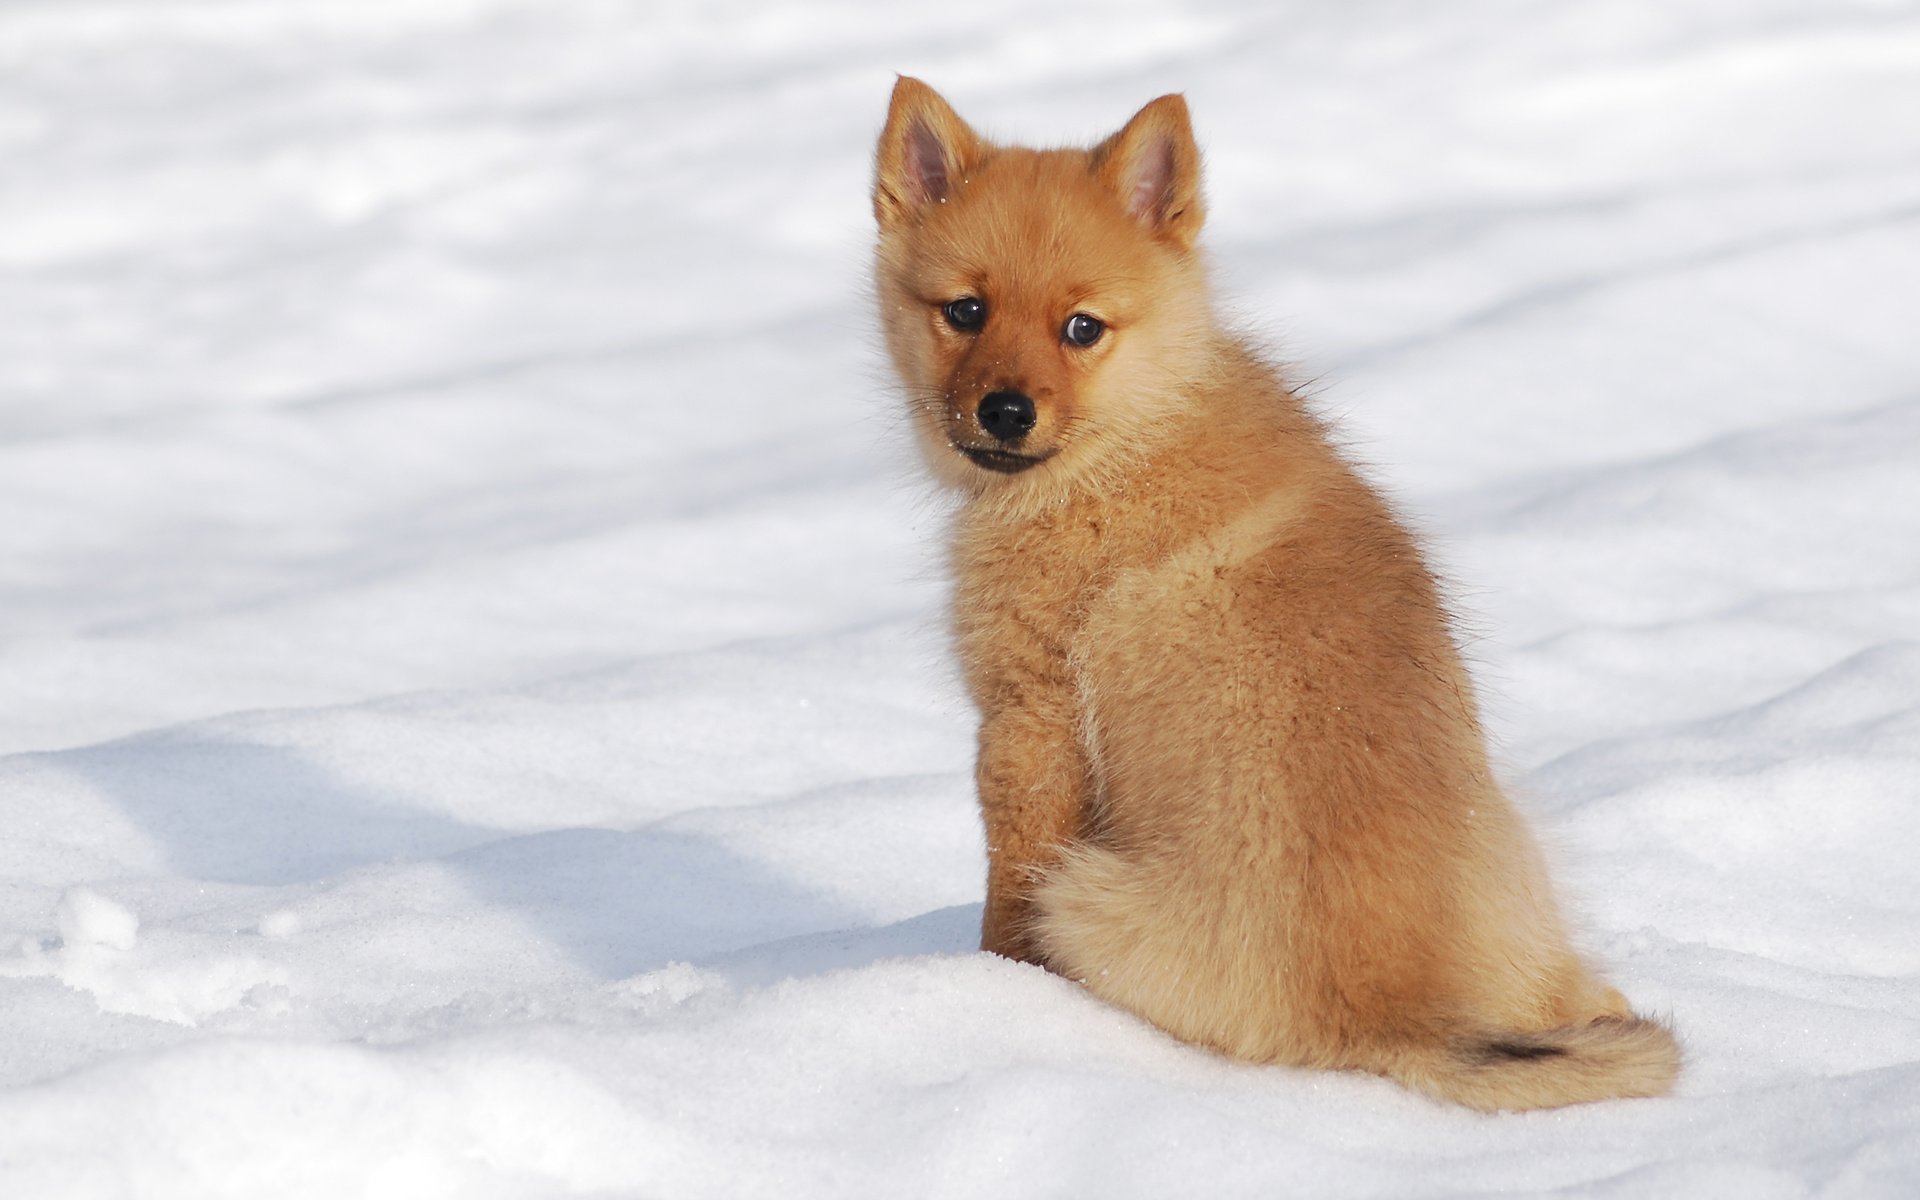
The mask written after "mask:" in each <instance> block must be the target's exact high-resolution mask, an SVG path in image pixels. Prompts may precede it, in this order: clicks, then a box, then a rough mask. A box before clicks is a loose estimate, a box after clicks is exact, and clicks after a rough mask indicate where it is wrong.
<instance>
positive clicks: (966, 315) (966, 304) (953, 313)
mask: <svg viewBox="0 0 1920 1200" xmlns="http://www.w3.org/2000/svg"><path fill="white" fill-rule="evenodd" d="M940 312H941V313H942V314H943V315H944V316H945V317H946V318H947V324H949V325H951V326H953V327H954V328H955V329H958V330H959V331H960V332H962V333H972V332H973V331H974V330H976V329H978V328H980V327H981V326H982V325H985V324H986V323H987V306H986V305H985V304H984V303H983V302H981V301H979V300H976V299H974V298H973V297H972V296H962V297H960V298H959V299H958V300H951V301H948V303H947V306H946V307H945V308H943V309H941V310H940Z"/></svg>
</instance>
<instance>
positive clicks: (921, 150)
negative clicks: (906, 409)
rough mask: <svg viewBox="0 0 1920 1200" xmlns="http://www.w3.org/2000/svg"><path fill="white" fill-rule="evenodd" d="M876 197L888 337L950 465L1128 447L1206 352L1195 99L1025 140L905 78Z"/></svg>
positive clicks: (1081, 470) (925, 442) (1020, 461)
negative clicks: (990, 137) (1083, 143)
mask: <svg viewBox="0 0 1920 1200" xmlns="http://www.w3.org/2000/svg"><path fill="white" fill-rule="evenodd" d="M873 208H874V215H875V217H876V218H877V219H878V220H879V223H880V246H879V255H878V260H877V267H876V275H877V279H876V282H877V285H878V293H879V300H880V307H881V319H882V324H883V326H884V328H885V331H886V338H887V347H888V349H889V350H890V351H891V353H892V356H893V361H894V365H895V366H896V367H897V368H898V370H899V372H900V376H901V379H902V382H903V383H904V384H905V386H906V390H907V394H908V399H909V402H910V406H911V409H912V413H913V418H914V423H915V427H916V431H917V433H918V434H919V436H920V440H921V444H922V447H923V448H924V449H925V451H926V452H927V455H928V457H929V459H930V461H931V462H932V463H933V465H934V468H935V471H936V472H937V473H938V474H939V475H941V476H942V477H943V478H945V479H947V480H948V481H950V482H953V483H956V484H959V485H961V486H963V487H967V488H968V489H969V490H972V491H975V492H980V491H984V490H986V489H989V488H994V487H1006V486H1030V485H1032V484H1034V483H1038V482H1039V481H1040V480H1042V479H1052V480H1055V481H1059V480H1063V479H1068V478H1073V477H1075V476H1084V475H1086V474H1087V473H1089V472H1097V471H1099V470H1100V469H1101V467H1102V465H1103V464H1106V465H1111V464H1114V463H1117V462H1120V461H1124V460H1125V459H1126V458H1127V457H1128V456H1129V455H1131V454H1133V453H1137V452H1140V451H1141V450H1143V449H1144V447H1145V446H1147V445H1148V444H1150V443H1151V442H1152V440H1153V437H1154V434H1155V431H1156V429H1157V428H1158V427H1161V426H1164V425H1165V424H1166V423H1167V421H1168V420H1169V418H1170V417H1172V416H1173V415H1175V414H1176V413H1177V412H1178V411H1179V409H1180V401H1181V395H1182V391H1183V389H1182V386H1181V385H1182V383H1183V382H1190V381H1191V380H1192V379H1193V378H1194V377H1195V375H1196V374H1197V373H1198V372H1200V371H1202V370H1204V368H1205V362H1204V359H1205V356H1206V353H1207V344H1208V331H1209V330H1210V329H1211V327H1212V322H1211V319H1210V315H1209V312H1208V302H1207V292H1206V283H1205V278H1204V270H1203V268H1202V266H1201V264H1200V262H1199V258H1198V255H1197V253H1196V251H1195V248H1194V239H1195V238H1196V237H1197V236H1198V235H1199V232H1200V225H1201V221H1202V219H1203V215H1204V214H1203V209H1202V205H1201V199H1200V153H1199V150H1198V148H1197V147H1196V146H1195V145H1194V140H1193V131H1192V128H1191V126H1190V125H1189V123H1188V119H1187V106H1186V102H1185V101H1184V100H1182V99H1181V98H1180V97H1179V96H1162V97H1161V98H1160V99H1158V100H1155V101H1154V102H1153V103H1151V104H1149V105H1147V106H1146V107H1145V108H1143V109H1141V110H1140V112H1139V113H1138V114H1136V115H1135V116H1134V118H1133V119H1132V120H1131V121H1129V122H1127V124H1126V126H1125V128H1123V129H1121V130H1120V132H1118V133H1116V134H1114V135H1113V136H1112V137H1110V138H1108V139H1107V140H1106V141H1104V142H1102V143H1100V144H1099V145H1098V146H1096V147H1094V148H1093V149H1092V150H1027V149H1021V148H1017V147H1001V146H995V145H992V144H991V143H989V142H987V141H985V140H984V139H982V138H981V137H979V136H978V135H977V134H975V133H974V132H973V130H972V129H970V128H968V126H967V124H966V122H964V121H962V120H961V119H960V118H959V116H958V115H956V114H955V113H954V111H953V109H952V108H950V107H948V105H947V103H946V101H945V100H943V99H941V97H940V95H939V94H938V93H937V92H935V91H934V90H933V89H932V88H929V87H928V86H927V85H926V84H924V83H921V82H920V81H919V80H917V79H908V78H902V79H901V80H900V81H899V83H898V84H897V85H895V87H894V90H893V102H892V106H891V107H890V109H889V111H888V113H887V125H886V128H885V129H884V130H883V131H882V132H881V134H880V145H879V152H878V156H877V162H876V169H875V173H874V186H873ZM1016 481H1017V483H1016Z"/></svg>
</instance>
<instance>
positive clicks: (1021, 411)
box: [980, 392, 1033, 442]
mask: <svg viewBox="0 0 1920 1200" xmlns="http://www.w3.org/2000/svg"><path fill="white" fill-rule="evenodd" d="M980 428H982V429H984V430H986V431H987V432H988V433H990V434H992V435H993V436H994V437H996V438H998V439H1000V440H1001V441H1003V442H1011V441H1013V440H1015V439H1016V438H1022V437H1025V436H1026V435H1027V431H1028V430H1029V429H1032V428H1033V401H1031V400H1029V399H1027V398H1026V397H1025V396H1023V395H1021V394H1020V393H1019V392H989V393H987V398H986V399H985V400H982V401H981V402H980Z"/></svg>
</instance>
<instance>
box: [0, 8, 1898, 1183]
mask: <svg viewBox="0 0 1920 1200" xmlns="http://www.w3.org/2000/svg"><path fill="white" fill-rule="evenodd" d="M896 70H900V71H909V72H912V73H915V74H919V75H922V76H923V77H925V78H927V79H928V80H930V81H931V82H933V83H934V84H935V85H936V86H938V87H940V88H942V89H943V90H945V91H946V92H947V94H948V95H949V96H950V97H951V98H952V99H953V100H954V102H955V103H956V104H957V105H958V106H959V107H960V109H961V110H962V111H963V112H964V113H966V114H967V115H968V116H969V117H971V118H973V119H975V120H976V122H977V123H978V124H980V125H981V126H983V127H984V128H986V129H988V130H989V131H991V132H995V133H998V134H1001V135H1004V136H1009V137H1018V138H1025V139H1030V140H1038V141H1068V140H1083V139H1088V138H1091V137H1094V136H1097V135H1100V134H1103V133H1105V132H1107V131H1108V130H1110V129H1111V128H1113V127H1116V126H1117V125H1118V124H1119V123H1120V122H1121V121H1122V120H1124V119H1125V118H1126V117H1127V116H1128V115H1129V114H1130V113H1131V112H1132V111H1133V110H1134V108H1135V107H1137V106H1138V105H1139V104H1140V103H1142V102H1144V101H1145V100H1147V99H1149V98H1151V97H1152V96H1154V95H1156V94H1158V93H1160V92H1162V91H1168V90H1176V89H1178V90H1184V91H1186V92H1187V94H1188V96H1189V98H1190V100H1191V101H1192V104H1193V106H1194V110H1195V113H1196V119H1197V121H1198V123H1199V129H1200V133H1201V136H1202V139H1203V142H1204V144H1205V146H1206V148H1207V150H1208V152H1209V156H1210V157H1209V167H1210V172H1211V175H1210V185H1211V194H1212V198H1213V213H1214V217H1213V224H1212V226H1211V228H1210V230H1209V235H1208V236H1209V241H1210V244H1211V246H1212V249H1213V253H1214V256H1215V260H1216V263H1217V265H1218V269H1219V275H1220V278H1221V282H1222V286H1223V287H1224V288H1225V289H1226V290H1227V291H1228V293H1229V294H1230V295H1231V296H1232V297H1233V298H1234V302H1235V309H1236V311H1237V312H1239V313H1240V314H1242V315H1243V318H1244V320H1245V321H1246V322H1247V323H1248V324H1249V326H1250V327H1252V328H1255V329H1257V330H1259V331H1261V332H1262V334H1263V335H1264V336H1267V337H1269V338H1271V339H1273V341H1274V344H1275V345H1276V346H1277V347H1278V348H1279V350H1280V352H1281V353H1282V354H1283V355H1284V356H1286V357H1287V358H1288V359H1289V360H1291V361H1292V362H1294V363H1295V364H1297V374H1298V376H1299V377H1300V378H1301V379H1303V380H1312V381H1313V389H1314V393H1315V395H1316V396H1317V397H1318V401H1317V402H1318V403H1319V404H1321V405H1322V406H1323V407H1324V408H1325V409H1326V410H1327V411H1329V412H1330V413H1333V414H1335V415H1337V416H1338V417H1339V418H1340V419H1341V421H1342V422H1343V427H1344V429H1345V430H1346V432H1347V435H1348V437H1349V439H1350V441H1351V443H1352V444H1353V445H1354V446H1355V447H1356V450H1357V452H1358V453H1359V454H1361V455H1362V456H1363V457H1364V458H1365V459H1366V460H1367V461H1368V462H1370V463H1371V464H1373V470H1374V474H1375V476H1376V477H1377V478H1378V479H1379V480H1380V481H1381V482H1382V483H1383V485H1384V486H1386V487H1388V488H1389V489H1390V490H1391V491H1393V492H1394V493H1395V494H1396V495H1397V496H1399V497H1400V498H1401V500H1402V501H1403V503H1404V505H1405V507H1406V509H1407V510H1408V512H1409V513H1410V514H1411V515H1412V516H1413V518H1414V519H1415V520H1416V521H1417V522H1418V523H1419V524H1420V525H1421V526H1422V527H1423V528H1424V529H1426V530H1427V531H1428V532H1429V534H1430V536H1431V538H1432V540H1433V543H1434V546H1435V553H1436V556H1437V557H1438V559H1439V560H1440V561H1441V562H1442V563H1443V564H1445V566H1446V568H1447V569H1448V570H1449V572H1450V573H1451V574H1452V575H1453V576H1454V577H1455V578H1456V580H1457V589H1456V591H1457V594H1458V595H1459V597H1460V601H1461V607H1462V609H1463V610H1464V612H1465V613H1466V614H1467V616H1468V619H1469V623H1470V625H1471V627H1472V628H1473V629H1474V630H1476V631H1477V632H1478V633H1479V635H1480V636H1479V637H1478V638H1477V640H1475V641H1474V643H1473V644H1472V647H1471V652H1472V654H1473V656H1474V658H1475V660H1476V662H1477V663H1478V665H1479V670H1480V673H1481V676H1482V678H1483V680H1484V682H1485V688H1486V693H1487V699H1488V704H1489V709H1490V713H1489V716H1490V721H1491V724H1492V726H1493V728H1494V729H1495V731H1496V733H1497V735H1498V737H1499V740H1500V743H1501V746H1502V755H1503V759H1504V761H1505V762H1506V764H1507V767H1508V772H1509V776H1510V778H1511V779H1512V781H1513V783H1514V786H1515V788H1516V790H1517V791H1518V792H1519V793H1520V794H1521V795H1522V796H1523V797H1524V799H1525V801H1526V803H1527V804H1528V806H1529V807H1530V808H1531V810H1532V811H1533V812H1535V813H1536V814H1537V816H1538V820H1539V824H1540V826H1541V827H1542V829H1543V831H1544V832H1545V834H1546V835H1547V836H1548V837H1549V838H1550V839H1551V840H1552V841H1553V843H1554V845H1555V846H1556V849H1557V854H1558V857H1559V859H1560V861H1561V863H1562V870H1561V875H1562V878H1563V882H1564V885H1565V887H1566V889H1567V890H1568V891H1569V893H1570V894H1571V897H1572V898H1573V900H1574V901H1575V903H1576V904H1577V906H1578V907H1579V908H1580V910H1581V911H1582V912H1583V913H1584V914H1585V921H1586V925H1587V928H1588V942H1589V944H1590V945H1591V946H1592V948H1593V949H1594V950H1595V952H1596V953H1597V954H1598V955H1599V956H1600V957H1601V958H1602V959H1603V960H1604V961H1605V962H1606V963H1607V964H1608V966H1609V968H1610V969H1611V971H1612V972H1613V974H1614V976H1615V978H1616V980H1617V982H1619V983H1620V984H1621V986H1622V987H1623V988H1624V989H1625V990H1626V991H1627V992H1628V993H1629V994H1630V995H1631V996H1632V997H1633V998H1634V1000H1635V1001H1636V1002H1637V1003H1638V1004H1639V1005H1641V1006H1642V1007H1644V1008H1646V1009H1650V1010H1652V1011H1656V1012H1660V1013H1664V1014H1668V1015H1670V1016H1671V1017H1672V1019H1673V1021H1674V1022H1675V1024H1676V1025H1677V1027H1678V1028H1679V1029H1680V1030H1681V1032H1682V1034H1683V1036H1684V1039H1685V1041H1686V1044H1687V1046H1688V1048H1689V1051H1690V1055H1691V1061H1690V1065H1689V1068H1688V1072H1687V1074H1686V1076H1685V1078H1684V1080H1683V1082H1682V1086H1681V1090H1680V1094H1679V1095H1678V1096H1676V1097H1674V1098H1672V1099H1669V1100H1661V1101H1640V1102H1630V1103H1619V1104H1606V1105H1596V1106H1590V1107H1586V1108H1582V1109H1577V1110H1569V1111H1562V1112H1555V1113H1545V1114H1535V1115H1529V1116H1524V1117H1501V1118H1487V1117H1481V1116H1476V1115H1472V1114H1468V1113H1465V1112H1461V1111H1455V1110H1451V1109H1447V1108H1442V1107H1439V1106H1436V1105H1434V1104H1431V1103H1429V1102H1427V1101H1424V1100H1421V1099H1419V1098H1416V1097H1414V1096H1412V1095H1409V1094H1407V1093H1404V1092H1401V1091H1399V1090H1397V1089H1396V1088H1394V1087H1392V1086H1391V1085H1389V1084H1386V1083H1384V1082H1380V1081H1377V1080H1372V1079H1367V1078H1360V1077H1348V1076H1331V1075H1316V1074H1304V1073H1298V1072H1290V1071H1285V1070H1277V1069H1258V1068H1252V1067H1247V1066H1241V1065H1235V1064H1230V1063H1226V1062H1222V1061H1219V1060H1216V1059H1214V1058H1211V1057H1209V1056H1208V1055H1206V1054H1204V1053H1200V1052H1197V1051H1194V1050H1191V1049H1188V1048H1186V1047H1183V1046H1180V1045H1177V1044H1174V1043H1172V1042H1170V1041H1168V1040H1167V1039H1165V1038H1163V1037H1160V1036H1158V1035H1156V1034H1155V1033H1153V1032H1152V1031H1150V1030H1148V1029H1146V1028H1143V1027H1142V1026H1141V1025H1139V1024H1138V1023H1136V1022H1134V1021H1133V1020H1131V1019H1130V1018H1128V1017H1126V1016H1124V1015H1122V1014H1119V1013H1116V1012H1114V1011H1111V1010H1108V1009H1106V1008H1103V1007H1102V1006H1100V1005H1099V1004H1097V1003H1095V1002H1093V1001H1092V1000H1090V999H1089V998H1087V997H1086V996H1084V995H1083V994H1081V993H1080V992H1079V991H1077V990H1076V989H1075V988H1074V987H1072V986H1070V985H1069V984H1067V983H1065V982H1063V981H1061V980H1059V979H1056V978H1052V977H1049V976H1047V975H1045V974H1043V973H1041V972H1039V971H1036V970H1033V969H1029V968H1025V967H1021V966H1016V965H1013V964H1010V963H1007V962H1004V961H999V960H991V959H988V958H985V957H983V956H980V955H978V954H974V953H971V952H970V949H971V944H972V938H973V936H974V928H975V924H976V921H977V919H978V904H979V898H980V884H981V873H982V865H981V850H980V841H979V834H978V832H977V829H976V824H975V818H974V814H973V812H972V809H971V796H970V791H969V779H968V772H969V751H970V737H971V729H970V717H969V714H968V712H967V709H966V707H965V705H964V702H963V701H962V699H961V697H960V695H959V693H958V690H957V688H956V686H955V684H954V681H953V678H952V675H951V672H950V670H949V668H948V667H947V666H946V663H945V659H944V653H943V646H942V635H941V616H940V612H941V604H942V588H941V583H940V580H939V578H938V575H937V572H936V570H935V566H934V563H935V556H934V551H933V545H934V543H935V542H936V540H937V538H938V536H939V532H940V528H941V517H940V511H939V508H938V506H937V504H934V503H932V502H931V501H930V500H929V499H928V498H927V496H926V494H925V493H924V492H923V491H922V490H921V489H920V488H919V485H918V483H917V481H916V477H915V471H914V467H913V464H912V463H911V461H910V460H909V459H908V458H907V456H906V455H905V454H904V453H903V447H904V439H903V438H902V437H901V434H900V430H899V428H898V424H897V422H896V420H895V418H894V417H893V415H892V413H893V401H892V400H891V398H890V396H889V394H888V393H887V391H886V388H885V386H884V374H883V371H882V369H881V366H880V363H879V361H878V358H877V355H876V353H875V351H874V347H873V339H872V337H871V336H870V331H869V315H868V313H867V311H866V302H865V299H864V296H863V291H862V289H863V286H864V284H863V275H864V272H865V262H866V254H867V247H868V240H869V229H868V215H867V200H866V195H865V188H866V171H867V161H868V154H869V150H870V144H871V138H872V136H873V134H874V133H875V131H876V130H877V127H878V123H879V121H880V118H881V116H882V112H883V108H884V104H885V99H886V95H887V91H888V88H889V87H890V85H891V80H892V74H891V73H892V72H894V71H896ZM1916 130H1920V5H1916V4H1912V3H1904V4H1903V3H1867V2H1865V0H1859V2H1849V0H1799V2H1795V3H1786V2H1782V0H1686V2H1678V0H1570V2H1564V3H1557V4H1522V3H1518V2H1517V0H1471V2H1462V3H1456V4H1448V5H1420V4H1408V3H1386V2H1380V3H1339V2H1335V0H1323V2H1320V3H1304V2H1301V3H1290V4H1268V3H1262V2H1259V0H1231V2H1227V3H1220V4H1212V5H1201V6H1195V7H1193V8H1190V9H1185V10H1180V11H1177V12H1176V11H1175V10H1174V9H1172V8H1170V7H1168V8H1161V7H1152V6H1144V5H1127V4H1118V3H1105V4H1100V5H1095V6H1068V5H1046V6H1033V5H1015V4H1010V3H998V2H991V0H989V2H981V3H972V4H963V5H951V6H917V5H901V4H891V3H873V4H848V3H841V4H833V3H826V4H809V5H806V6H805V7H793V8H784V9H778V8H768V7H762V6H756V5H747V4H712V5H699V6H696V5H692V4H672V3H646V2H640V3H632V4H622V3H613V2H600V3H595V2H587V0H581V2H577V3H556V2H547V0H543V2H540V3H534V2H532V0H528V2H526V3H506V2H501V3H491V4H488V3H466V2H462V0H422V2H415V3H408V4H396V3H391V2H388V0H298V2H283V3H262V2H257V0H248V2H241V0H147V2H142V3H134V2H132V0H121V2H119V3H108V2H95V0H57V2H56V0H13V2H12V3H7V4H4V5H0V1027H4V1029H5V1034H4V1036H0V1194H4V1195H6V1196H10V1197H11V1196H20V1197H27V1196H33V1197H41V1196H69V1195H74V1196H96V1195H97V1196H116V1195H135V1194H138V1195H153V1196H180V1197H202V1196H247V1197H258V1196H267V1195H278V1196H324V1197H338V1196H351V1195H373V1196H392V1197H408V1198H413V1197H434V1196H460V1197H474V1196H495V1195H503V1196H530V1195H555V1194H570V1193H596V1194H621V1195H637V1196H658V1197H695V1196H780V1197H791V1196H818V1197H841V1196H887V1197H898V1196H953V1197H972V1196H982V1197H984V1196H994V1197H1001V1196H1009V1195H1034V1196H1083V1195H1107V1196H1167V1195H1207V1196H1217V1195H1247V1196H1254V1195H1260V1196H1271V1195H1316V1196H1373V1195H1382V1196H1385V1195H1393V1196H1441V1195H1458V1194H1465V1193H1479V1192H1488V1191H1521V1192H1548V1191H1566V1192H1571V1193H1578V1194H1581V1195H1617V1196H1639V1195H1650V1194H1669V1195H1696V1196H1698V1195H1724V1196H1741V1197H1774V1196H1799V1195H1810V1194H1815V1193H1818V1194H1831V1195H1839V1196H1912V1195H1915V1194H1920V867H1916V865H1915V863H1916V860H1917V859H1920V769H1917V764H1920V521H1917V520H1916V515H1915V514H1916V510H1920V336H1916V329H1920V134H1916Z"/></svg>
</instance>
